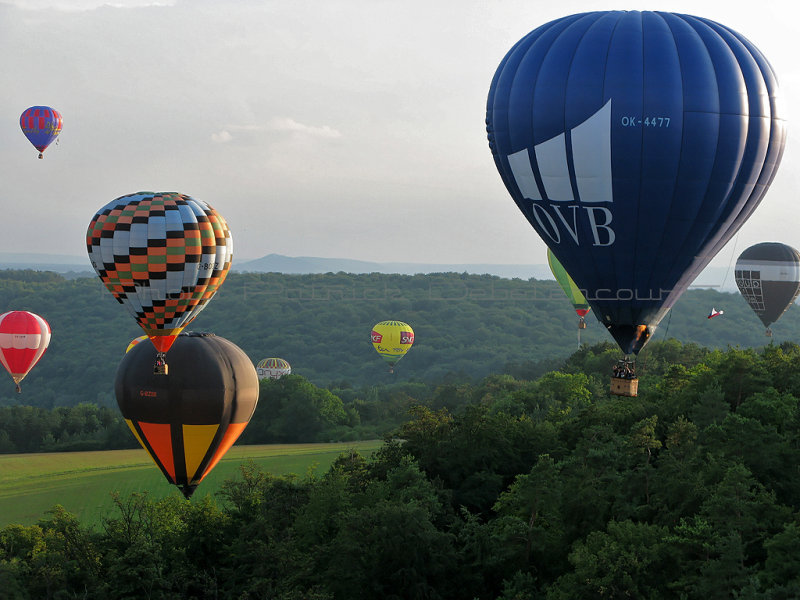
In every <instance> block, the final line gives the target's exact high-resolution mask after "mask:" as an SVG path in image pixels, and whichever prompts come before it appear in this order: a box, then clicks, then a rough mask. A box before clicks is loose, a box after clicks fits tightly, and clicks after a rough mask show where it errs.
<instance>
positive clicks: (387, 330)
mask: <svg viewBox="0 0 800 600" xmlns="http://www.w3.org/2000/svg"><path fill="white" fill-rule="evenodd" d="M413 344H414V330H413V329H411V325H409V324H408V323H403V322H402V321H381V322H380V323H376V324H375V325H374V326H373V327H372V345H373V347H374V348H375V351H376V352H377V353H378V354H380V355H381V358H383V360H385V361H386V362H387V363H389V372H390V373H393V372H394V366H395V365H396V364H397V362H398V361H399V360H400V359H401V358H403V357H404V356H405V355H406V352H408V351H409V350H410V349H411V346H412V345H413Z"/></svg>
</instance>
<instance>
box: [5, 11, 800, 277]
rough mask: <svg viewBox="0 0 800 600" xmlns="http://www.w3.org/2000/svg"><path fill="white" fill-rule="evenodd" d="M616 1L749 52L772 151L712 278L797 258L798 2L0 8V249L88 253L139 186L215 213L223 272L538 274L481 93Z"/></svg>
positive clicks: (536, 252)
mask: <svg viewBox="0 0 800 600" xmlns="http://www.w3.org/2000/svg"><path fill="white" fill-rule="evenodd" d="M611 8H616V9H625V10H667V11H673V12H682V13H689V14H694V15H697V16H701V17H706V18H710V19H713V20H715V21H719V22H720V23H723V24H724V25H727V26H728V27H731V28H733V29H735V30H737V31H739V32H740V33H742V34H744V35H745V36H746V37H748V38H749V39H750V40H751V41H752V42H753V43H754V44H755V45H756V46H758V47H759V48H760V49H761V51H762V52H763V54H764V55H765V56H766V57H767V58H768V60H769V61H770V62H771V63H772V65H773V67H774V68H775V71H776V72H777V74H778V77H779V82H780V85H781V96H782V109H783V110H782V112H783V114H784V115H785V116H786V117H787V122H788V131H789V135H788V141H787V145H786V150H785V153H784V157H783V161H782V164H781V167H780V169H779V172H778V174H777V176H776V178H775V180H774V182H773V184H772V187H771V189H770V191H769V192H768V193H767V196H766V197H765V199H764V201H763V202H762V204H761V206H760V207H759V208H758V210H757V211H756V213H755V214H754V215H753V216H752V217H751V218H750V220H749V221H748V222H747V223H746V224H745V226H744V227H743V228H742V229H741V231H740V233H739V234H738V235H737V236H736V237H735V238H734V239H733V240H732V241H731V242H730V243H729V244H728V246H726V247H725V248H723V249H722V250H721V251H720V253H719V254H718V255H717V257H716V258H715V259H714V261H712V263H711V266H712V267H714V266H716V267H727V266H729V265H730V264H731V262H732V261H735V259H736V257H737V256H738V254H739V253H741V251H742V250H743V249H744V248H746V247H747V246H749V245H751V244H754V243H757V242H761V241H781V242H784V243H787V244H790V245H793V246H795V247H798V248H800V227H798V226H797V212H796V210H795V207H796V205H797V202H796V197H797V189H798V177H800V170H798V166H799V164H800V147H796V146H795V140H798V139H800V135H798V134H800V131H798V125H797V124H796V123H795V122H793V121H792V115H793V114H795V115H796V114H798V113H799V112H800V111H798V109H797V107H798V105H800V61H798V60H797V52H796V40H797V39H798V38H800V23H798V20H797V19H795V18H792V17H791V16H790V15H792V14H793V13H794V10H793V9H794V4H793V2H791V1H790V0H781V1H771V0H762V1H761V2H758V3H754V2H752V1H749V2H740V1H738V0H721V1H718V0H714V1H710V0H692V1H679V0H663V1H662V2H660V3H652V2H631V1H629V2H628V4H627V5H624V6H620V5H617V6H613V5H609V3H607V2H596V1H593V0H562V1H559V2H543V1H542V0H525V1H523V0H492V1H489V0H483V1H477V0H436V1H434V0H403V1H402V2H400V1H397V0H394V1H392V2H389V1H384V0H325V1H319V0H280V1H269V0H252V1H250V0H244V1H238V0H225V1H224V2H223V1H221V0H186V1H184V0H173V1H170V0H160V1H155V2H148V1H146V0H118V1H112V2H109V3H104V2H101V1H99V0H16V1H6V2H3V1H1V0H0V55H1V56H5V57H6V58H5V68H4V69H3V70H2V71H0V89H2V90H3V93H2V94H0V115H4V117H3V118H0V183H1V184H2V187H0V202H2V204H3V207H4V210H3V212H2V214H3V228H2V231H3V234H2V237H1V238H0V252H26V253H27V252H41V253H48V254H62V255H70V256H86V248H85V232H86V227H87V225H88V224H89V221H90V220H91V218H92V217H93V215H94V214H95V212H96V211H97V210H98V209H99V208H100V207H102V206H103V205H105V204H106V203H108V202H110V201H111V200H113V199H114V198H117V197H119V196H123V195H125V194H130V193H133V192H138V191H145V190H150V191H177V192H181V193H184V194H188V195H190V196H193V197H194V198H197V199H200V200H204V201H205V202H207V203H209V204H210V205H211V206H213V207H214V208H215V209H217V211H218V212H219V213H220V214H222V215H223V216H224V217H225V218H226V220H227V221H228V224H229V226H230V228H231V231H232V233H233V238H234V264H235V262H236V260H237V259H238V260H249V259H255V258H259V257H262V256H265V255H267V254H270V253H276V254H283V255H286V256H317V257H329V258H350V259H359V260H368V261H376V262H418V263H456V264H465V263H499V264H541V263H544V262H545V245H544V243H543V242H542V241H541V240H540V238H539V237H538V236H537V235H536V233H535V232H534V231H533V229H532V228H531V227H530V225H529V224H528V223H527V221H526V220H525V218H524V217H523V216H522V213H520V211H519V209H517V207H516V205H515V204H514V202H513V201H512V199H511V197H510V196H509V194H508V192H507V191H506V189H505V187H504V186H503V184H502V181H501V179H500V176H499V175H498V173H497V170H496V168H495V165H494V161H493V159H492V156H491V152H490V150H489V147H488V143H487V141H486V131H485V123H484V119H485V115H486V97H487V93H488V90H489V85H490V83H491V79H492V76H493V74H494V72H495V69H496V68H497V66H498V64H499V62H500V60H501V59H502V58H503V56H504V55H505V53H506V52H507V51H508V50H509V49H510V48H511V46H512V45H513V44H514V43H516V42H517V41H518V40H519V39H520V38H521V37H523V36H524V35H525V34H527V33H528V32H529V31H531V30H533V29H535V28H536V27H538V26H539V25H541V24H544V23H546V22H548V21H550V20H552V19H555V18H558V17H561V16H564V15H568V14H572V13H578V12H585V11H589V10H607V9H611ZM32 105H48V106H52V107H54V108H56V109H58V110H59V111H60V112H61V114H62V115H63V118H64V126H63V130H62V133H61V135H60V136H59V140H58V144H57V145H54V146H51V147H50V148H49V149H48V150H47V151H46V152H45V158H44V160H37V158H36V157H37V152H36V150H35V149H34V148H33V147H32V146H30V145H29V143H28V141H27V140H26V139H25V137H24V136H23V134H22V132H21V131H20V129H19V115H20V114H21V113H22V111H23V110H24V109H25V108H27V107H28V106H32ZM798 143H800V142H798ZM87 260H88V259H87Z"/></svg>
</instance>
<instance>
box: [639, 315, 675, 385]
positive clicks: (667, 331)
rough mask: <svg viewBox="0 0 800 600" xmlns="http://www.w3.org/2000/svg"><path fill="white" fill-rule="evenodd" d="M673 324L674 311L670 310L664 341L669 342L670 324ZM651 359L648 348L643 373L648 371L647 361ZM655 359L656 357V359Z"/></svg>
mask: <svg viewBox="0 0 800 600" xmlns="http://www.w3.org/2000/svg"><path fill="white" fill-rule="evenodd" d="M670 323H672V309H671V308H670V309H669V317H667V326H666V327H665V328H664V339H663V340H662V341H667V336H668V335H669V324H670ZM649 357H650V349H649V348H648V349H647V350H645V354H644V364H643V365H642V372H645V371H647V359H648V358H649ZM654 358H655V357H654Z"/></svg>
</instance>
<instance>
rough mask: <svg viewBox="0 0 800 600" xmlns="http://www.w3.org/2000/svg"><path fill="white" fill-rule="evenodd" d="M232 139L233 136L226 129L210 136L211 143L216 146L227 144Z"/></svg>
mask: <svg viewBox="0 0 800 600" xmlns="http://www.w3.org/2000/svg"><path fill="white" fill-rule="evenodd" d="M232 139H233V136H232V135H231V133H230V132H229V131H228V130H227V129H223V130H222V131H220V132H219V133H212V134H211V141H212V142H215V143H217V144H227V143H228V142H230V141H231V140H232Z"/></svg>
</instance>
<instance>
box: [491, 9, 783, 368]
mask: <svg viewBox="0 0 800 600" xmlns="http://www.w3.org/2000/svg"><path fill="white" fill-rule="evenodd" d="M776 93H777V82H776V78H775V74H774V73H773V70H772V67H771V66H770V64H769V63H768V62H767V60H766V59H765V58H764V56H763V55H762V54H761V52H760V51H759V50H758V49H757V48H755V46H753V44H752V43H750V42H749V41H748V40H747V39H746V38H744V37H743V36H742V35H740V34H738V33H736V32H735V31H732V30H731V29H729V28H727V27H725V26H723V25H720V24H719V23H715V22H713V21H710V20H708V19H703V18H699V17H692V16H688V15H679V14H674V13H667V12H639V11H630V12H627V11H602V12H591V13H583V14H577V15H571V16H567V17H563V18H561V19H557V20H555V21H552V22H550V23H547V24H545V25H542V26H541V27H539V28H537V29H535V30H534V31H532V32H531V33H529V34H528V35H526V36H525V37H524V38H523V39H522V40H520V41H519V42H518V43H517V44H516V45H514V47H513V48H512V49H511V50H510V51H509V52H508V54H507V55H506V56H505V58H504V59H503V60H502V62H501V63H500V66H499V67H498V69H497V71H496V73H495V75H494V78H493V80H492V83H491V88H490V91H489V96H488V102H487V117H486V125H487V131H488V137H489V146H490V148H491V150H492V154H493V156H494V160H495V164H496V166H497V169H498V170H499V172H500V175H501V177H502V179H503V182H504V183H505V185H506V187H507V189H508V191H509V193H510V194H511V196H512V197H513V199H514V201H515V202H516V204H517V206H518V207H519V209H520V210H521V211H522V213H523V214H524V215H525V217H526V218H527V219H528V221H529V222H530V224H531V226H532V227H533V228H534V230H535V231H536V232H537V233H538V234H539V235H540V236H541V237H542V239H543V240H544V241H545V243H546V244H547V246H548V247H549V248H550V249H551V250H552V252H553V254H554V255H555V256H556V257H557V258H558V260H559V262H560V263H561V264H562V265H563V266H564V268H565V269H566V270H567V272H568V273H569V274H570V276H571V277H572V278H573V279H574V280H575V283H576V284H577V285H578V287H579V288H580V289H581V290H582V291H583V292H584V294H585V295H586V298H587V300H588V302H589V305H590V306H591V307H592V310H593V311H594V312H595V315H596V316H597V318H598V319H599V320H600V321H601V322H602V323H603V324H604V325H605V326H606V328H607V329H608V331H609V332H610V333H611V335H612V336H613V337H614V339H615V340H616V341H617V343H618V344H619V346H620V348H621V349H622V350H623V352H624V353H625V354H626V355H629V354H631V353H633V354H637V353H638V352H639V351H640V350H641V349H642V347H643V346H644V345H645V343H646V342H647V340H648V339H649V338H650V337H651V336H652V334H653V331H654V330H655V327H656V326H657V325H658V323H659V321H661V319H662V318H663V317H664V315H665V314H666V313H667V312H668V311H669V309H670V307H672V305H673V304H674V303H675V301H676V300H677V299H678V297H679V296H680V295H681V293H683V291H684V290H685V289H686V288H687V287H688V285H689V284H690V283H691V282H692V281H693V280H694V278H695V277H696V276H697V275H698V274H699V273H700V271H701V270H702V269H703V268H704V267H705V266H706V265H707V264H708V263H709V262H710V260H711V259H712V257H713V256H714V255H715V254H716V253H717V252H718V251H719V250H720V248H722V246H724V245H725V243H726V242H727V241H728V240H729V239H730V238H731V237H732V236H733V235H734V234H735V233H736V232H737V231H738V230H739V228H740V227H741V226H742V224H743V223H744V222H745V221H746V220H747V218H748V217H749V216H750V215H751V214H752V212H753V211H754V210H755V208H756V207H757V206H758V204H759V203H760V202H761V200H762V198H763V197H764V194H765V193H766V191H767V189H768V187H769V185H770V183H771V182H772V179H773V177H774V176H775V173H776V171H777V168H778V165H779V163H780V160H781V156H782V154H783V148H784V142H785V137H786V129H785V124H784V121H783V119H782V118H781V116H780V114H779V109H778V101H777V99H776Z"/></svg>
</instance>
